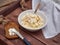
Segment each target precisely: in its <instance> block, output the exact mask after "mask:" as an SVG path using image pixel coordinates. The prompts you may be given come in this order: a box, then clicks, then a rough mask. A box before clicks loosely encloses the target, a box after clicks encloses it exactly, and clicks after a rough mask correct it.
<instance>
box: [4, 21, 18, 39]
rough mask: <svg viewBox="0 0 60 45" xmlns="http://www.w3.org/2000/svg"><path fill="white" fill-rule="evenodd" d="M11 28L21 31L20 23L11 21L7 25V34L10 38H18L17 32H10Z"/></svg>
mask: <svg viewBox="0 0 60 45" xmlns="http://www.w3.org/2000/svg"><path fill="white" fill-rule="evenodd" d="M10 28H15V29H16V30H17V31H19V26H18V24H16V23H15V22H9V23H8V24H6V25H5V36H6V37H7V38H9V39H13V38H18V36H17V35H16V34H15V35H10V34H9V29H10Z"/></svg>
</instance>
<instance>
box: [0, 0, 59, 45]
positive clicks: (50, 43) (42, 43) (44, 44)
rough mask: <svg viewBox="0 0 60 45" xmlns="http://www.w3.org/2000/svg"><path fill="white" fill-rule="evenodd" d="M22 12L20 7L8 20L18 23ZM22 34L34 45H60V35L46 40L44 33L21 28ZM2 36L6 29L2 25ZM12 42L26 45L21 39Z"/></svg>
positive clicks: (17, 44)
mask: <svg viewBox="0 0 60 45" xmlns="http://www.w3.org/2000/svg"><path fill="white" fill-rule="evenodd" d="M27 4H29V5H28V7H29V8H30V9H31V6H32V5H31V0H29V1H27ZM21 12H22V10H21V8H20V7H18V8H17V9H15V10H14V11H12V12H11V13H9V14H8V15H7V16H6V18H8V19H9V20H11V21H14V22H16V23H18V21H17V18H18V15H19V14H20V13H21ZM20 33H21V34H22V35H23V36H24V37H26V39H27V40H28V41H29V42H31V44H32V45H60V34H59V35H57V36H56V37H53V38H51V39H45V38H44V36H43V34H42V31H41V30H40V31H37V32H34V33H33V32H29V31H27V30H26V29H24V28H22V27H21V26H20ZM0 34H2V35H4V29H3V25H0ZM9 41H11V42H12V43H13V44H14V45H25V44H24V42H23V41H22V40H21V39H19V38H18V39H13V40H9Z"/></svg>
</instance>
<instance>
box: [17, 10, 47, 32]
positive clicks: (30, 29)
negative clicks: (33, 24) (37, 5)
mask: <svg viewBox="0 0 60 45" xmlns="http://www.w3.org/2000/svg"><path fill="white" fill-rule="evenodd" d="M26 13H34V11H33V10H26V11H23V12H22V13H20V14H19V16H18V23H19V24H20V25H21V26H22V27H23V28H25V29H27V30H28V31H38V30H39V29H42V28H43V27H45V26H46V25H47V16H46V15H45V14H44V12H42V11H37V14H38V15H39V16H41V17H42V18H43V19H44V25H43V26H41V27H39V28H36V29H32V28H27V27H25V26H23V25H22V24H21V20H22V17H23V16H24V15H25V14H26Z"/></svg>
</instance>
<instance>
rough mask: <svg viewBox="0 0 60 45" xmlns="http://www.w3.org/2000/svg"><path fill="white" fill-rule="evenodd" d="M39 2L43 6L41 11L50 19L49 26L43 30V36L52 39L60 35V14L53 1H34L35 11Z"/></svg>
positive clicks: (33, 7)
mask: <svg viewBox="0 0 60 45" xmlns="http://www.w3.org/2000/svg"><path fill="white" fill-rule="evenodd" d="M39 2H40V3H41V4H42V6H41V8H40V11H43V12H44V13H45V15H46V16H47V17H48V24H47V26H46V27H45V28H43V29H42V32H43V35H44V36H45V38H52V37H54V36H56V35H57V34H59V33H60V20H59V19H60V12H59V11H58V10H57V9H56V5H54V4H53V3H52V1H51V0H36V1H35V0H32V9H33V10H35V8H36V5H37V4H38V3H39Z"/></svg>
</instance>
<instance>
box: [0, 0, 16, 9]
mask: <svg viewBox="0 0 60 45" xmlns="http://www.w3.org/2000/svg"><path fill="white" fill-rule="evenodd" d="M14 1H17V0H0V8H1V7H3V6H5V5H8V4H10V3H12V2H14Z"/></svg>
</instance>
